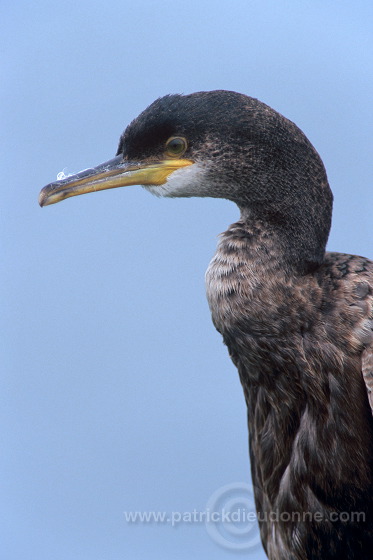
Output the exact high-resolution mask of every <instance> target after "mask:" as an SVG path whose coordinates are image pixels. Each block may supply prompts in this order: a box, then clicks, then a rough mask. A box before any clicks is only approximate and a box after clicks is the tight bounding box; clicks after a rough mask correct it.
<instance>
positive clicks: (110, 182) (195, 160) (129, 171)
mask: <svg viewBox="0 0 373 560" xmlns="http://www.w3.org/2000/svg"><path fill="white" fill-rule="evenodd" d="M138 183H140V184H143V185H146V186H147V188H148V189H149V190H151V192H153V193H155V194H159V195H161V196H211V197H220V198H227V199H229V200H232V201H233V202H235V203H236V204H237V205H238V207H239V209H240V212H241V217H240V220H239V221H238V222H237V223H235V224H233V225H232V226H230V227H229V228H228V230H227V231H226V232H225V233H224V234H223V235H222V236H221V240H220V243H219V245H218V249H217V253H216V255H215V257H214V258H213V260H212V262H211V263H210V265H209V268H208V270H207V274H206V285H207V297H208V301H209V304H210V308H211V313H212V318H213V321H214V324H215V326H216V328H217V329H218V331H219V332H220V333H221V334H222V336H223V339H224V342H225V344H226V345H227V347H228V350H229V353H230V356H231V358H232V360H233V362H234V364H235V365H236V366H237V369H238V371H239V375H240V378H241V382H242V386H243V389H244V393H245V398H246V402H247V409H248V425H249V435H250V437H249V447H250V457H251V470H252V478H253V484H254V489H255V497H256V505H257V509H258V511H259V512H260V516H259V518H260V519H261V522H260V530H261V536H262V541H263V546H264V548H265V550H266V552H267V555H268V557H269V558H270V559H271V560H304V559H313V560H315V559H321V558H322V559H324V560H326V559H335V560H337V559H338V560H353V559H354V560H364V559H365V560H368V558H369V559H370V558H372V554H373V417H372V409H373V396H372V395H373V393H372V390H373V336H372V326H373V311H372V300H373V293H372V292H373V287H372V284H373V282H372V277H373V263H372V262H370V261H368V260H367V259H365V258H363V257H357V256H352V255H344V254H338V253H325V245H326V242H327V238H328V234H329V229H330V223H331V212H332V194H331V191H330V188H329V185H328V181H327V177H326V173H325V170H324V166H323V164H322V161H321V159H320V157H319V155H318V154H317V152H316V150H315V149H314V148H313V147H312V145H311V144H310V142H309V141H308V140H307V138H306V137H305V136H304V134H303V133H302V132H301V131H300V130H299V128H297V127H296V126H295V125H294V124H293V123H291V122H290V121H288V120H287V119H285V118H284V117H282V116H281V115H279V114H278V113H276V112H275V111H273V110H272V109H271V108H270V107H268V106H266V105H264V104H263V103H261V102H259V101H257V100H256V99H252V98H250V97H246V96H244V95H240V94H237V93H233V92H226V91H215V92H201V93H195V94H192V95H186V96H181V95H171V96H166V97H164V98H161V99H159V100H157V101H155V102H154V103H153V104H152V105H150V107H148V108H147V109H146V110H145V111H144V112H143V113H142V114H141V115H140V116H139V117H138V118H137V119H135V120H134V121H133V122H132V123H131V124H130V125H129V126H128V128H127V129H126V131H125V132H124V134H123V135H122V137H121V139H120V143H119V148H118V153H117V157H116V158H115V159H114V160H112V161H110V162H107V163H106V164H103V165H102V166H100V167H99V168H96V169H92V170H88V171H85V172H83V174H81V175H78V176H77V177H73V178H68V179H66V180H65V181H62V182H61V181H60V182H56V183H53V184H51V185H49V186H47V187H45V189H43V191H42V193H41V197H40V202H41V204H42V205H44V204H50V203H53V202H58V201H59V200H62V199H63V198H66V197H68V196H73V195H75V194H82V193H83V192H89V191H91V190H100V189H104V188H111V187H116V186H123V185H128V184H138ZM275 514H276V515H275Z"/></svg>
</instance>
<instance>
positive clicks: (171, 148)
mask: <svg viewBox="0 0 373 560" xmlns="http://www.w3.org/2000/svg"><path fill="white" fill-rule="evenodd" d="M186 149H187V141H186V140H185V138H181V137H180V136H172V137H171V138H169V139H168V140H167V142H166V155H167V156H169V157H180V156H182V155H183V154H184V153H185V151H186Z"/></svg>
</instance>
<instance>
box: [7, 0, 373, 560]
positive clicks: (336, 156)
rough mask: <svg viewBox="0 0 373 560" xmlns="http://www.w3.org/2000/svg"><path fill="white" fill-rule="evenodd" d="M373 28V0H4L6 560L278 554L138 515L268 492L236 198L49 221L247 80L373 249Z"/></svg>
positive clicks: (337, 231)
mask: <svg viewBox="0 0 373 560" xmlns="http://www.w3.org/2000/svg"><path fill="white" fill-rule="evenodd" d="M372 17H373V4H372V3H371V2H370V1H369V0H366V1H362V0H355V1H354V2H352V1H349V2H347V1H336V0H335V1H330V2H325V1H318V0H312V1H302V0H297V1H295V0H289V1H286V2H285V1H274V0H272V1H270V0H257V1H252V0H245V1H243V0H242V1H230V2H220V3H219V2H216V1H214V2H213V1H210V0H208V1H204V2H202V1H199V2H196V1H193V0H189V1H188V2H186V1H183V0H180V1H179V2H175V1H172V2H171V1H168V0H166V1H163V2H153V1H150V0H148V1H145V0H143V1H142V0H137V1H136V2H135V1H133V2H128V1H126V0H124V1H121V2H119V1H111V0H106V1H105V2H101V1H95V0H93V1H92V0H91V1H89V2H88V1H87V0H79V1H76V0H75V1H71V0H64V2H60V1H57V2H56V1H53V2H52V1H50V2H47V1H41V0H39V1H36V2H25V1H23V2H22V1H20V2H9V1H6V0H4V2H3V3H2V7H1V21H2V24H1V27H2V32H1V39H0V42H1V46H0V59H1V83H2V85H1V91H0V95H1V102H0V111H1V132H0V134H1V135H2V139H1V145H2V150H1V154H2V155H1V158H2V162H1V175H2V181H1V183H2V206H3V210H2V212H1V214H2V215H1V232H0V233H1V254H2V267H1V268H2V278H3V281H2V283H3V290H2V304H1V309H2V311H1V321H2V338H3V344H2V347H3V351H2V354H3V355H2V362H3V367H2V375H1V381H0V384H1V387H0V395H1V396H0V399H1V402H0V429H1V448H2V453H1V455H2V458H1V463H2V464H1V471H2V474H1V496H0V504H1V506H0V507H1V510H2V512H1V528H0V532H1V535H0V558H1V559H4V560H21V559H22V560H25V559H27V560H50V559H51V558H53V560H82V559H83V560H84V559H89V560H119V559H125V558H131V560H140V559H141V560H143V559H152V560H154V559H155V560H157V559H162V560H165V559H180V560H184V559H185V560H186V559H188V560H189V559H190V558H198V559H199V558H214V559H216V560H229V559H230V558H241V557H248V558H253V559H254V558H255V560H261V559H262V558H264V555H263V554H262V552H260V549H257V548H256V549H255V550H250V551H249V552H247V553H246V555H245V556H243V555H242V553H239V552H237V551H232V550H226V549H224V548H222V547H220V546H218V544H216V543H215V542H214V541H213V540H211V538H210V537H209V535H208V534H207V532H206V530H205V528H204V526H203V524H194V525H187V524H184V525H180V526H178V527H177V528H171V527H170V526H167V525H155V524H153V525H151V526H146V525H141V524H138V525H136V526H130V525H128V524H126V522H125V519H124V515H123V512H124V511H129V510H133V511H136V510H142V511H145V510H161V511H172V510H175V511H191V510H193V509H197V510H203V509H204V508H205V506H206V503H207V501H208V499H209V497H210V496H211V495H212V494H213V493H214V492H215V491H216V490H217V489H219V488H220V487H222V486H224V485H227V484H230V483H232V482H236V481H242V482H248V481H249V480H250V473H249V461H248V457H247V430H246V417H245V407H244V400H243V396H242V394H241V387H240V383H239V380H238V376H237V373H236V371H235V369H234V367H233V365H232V364H231V363H230V361H229V358H228V356H227V352H226V349H225V348H224V347H223V345H222V343H221V340H220V336H219V335H218V333H216V332H215V330H214V328H213V326H212V324H211V322H210V316H209V311H208V307H207V303H206V301H205V294H204V271H205V269H206V267H207V264H208V262H209V260H210V258H211V256H212V255H213V253H214V249H215V245H216V236H217V234H218V233H219V232H221V231H223V230H224V229H225V228H226V226H227V225H228V224H229V223H231V222H232V221H234V220H235V219H236V218H237V216H238V212H237V210H236V208H235V207H234V205H232V204H231V203H229V202H226V201H218V200H208V199H206V200H203V199H199V200H198V199H194V200H182V199H180V200H158V199H156V198H154V197H151V196H150V195H149V194H148V193H146V192H145V191H143V190H142V189H141V188H140V187H130V188H127V189H117V190H113V191H107V192H102V193H96V194H92V195H88V196H84V197H77V198H75V199H70V200H68V201H65V202H63V203H61V204H58V205H56V206H52V207H48V208H45V209H43V210H42V209H40V208H39V206H38V205H37V195H38V192H39V190H40V188H41V187H43V186H44V185H45V184H46V183H49V182H50V181H52V180H54V179H55V178H56V174H57V173H58V172H59V171H61V170H62V169H64V168H67V171H68V172H76V171H79V170H80V169H82V168H85V167H89V166H91V165H95V164H97V163H100V162H101V161H104V160H106V159H109V158H110V157H112V156H113V155H114V154H115V151H116V147H117V141H118V138H119V135H120V133H121V132H122V129H123V128H124V127H125V126H126V125H127V124H128V122H129V121H131V120H132V119H133V118H134V117H135V116H136V115H137V114H138V113H139V112H140V111H141V110H143V109H144V108H145V107H146V106H147V105H148V104H149V103H150V102H152V101H153V100H154V99H155V98H157V97H159V96H161V95H164V94H166V93H175V92H179V93H190V92H193V91H199V90H210V89H232V90H236V91H240V92H243V93H247V94H248V95H251V96H253V97H258V98H259V99H261V100H262V101H264V102H266V103H268V104H269V105H271V106H272V107H274V108H275V109H277V110H278V111H280V112H281V113H283V114H284V115H286V116H287V117H288V118H290V119H292V120H293V121H295V122H296V123H297V124H298V125H299V126H300V127H301V128H302V129H303V131H304V132H305V133H306V134H307V135H308V136H309V138H310V140H311V141H312V142H313V143H314V145H315V146H316V148H317V149H318V151H319V152H320V154H321V156H322V158H323V160H324V162H325V165H326V168H327V171H328V175H329V179H330V183H331V186H332V188H333V191H334V194H335V206H334V220H333V230H332V234H331V237H330V241H329V248H330V249H333V250H338V251H343V252H352V253H358V254H365V255H367V256H370V257H372V256H373V254H372V246H371V223H372V222H371V219H372V218H371V209H372V191H371V188H372V167H371V162H372V124H373V123H372V99H373V75H372V62H373V61H372V50H373V34H372Z"/></svg>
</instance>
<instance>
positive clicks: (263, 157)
mask: <svg viewBox="0 0 373 560" xmlns="http://www.w3.org/2000/svg"><path fill="white" fill-rule="evenodd" d="M135 184H138V185H143V186H145V187H146V188H147V189H148V190H149V191H150V192H152V193H153V194H156V195H158V196H168V197H191V196H202V197H215V198H226V199H229V200H232V201H233V202H235V203H236V204H237V205H238V206H239V207H240V209H241V212H242V214H243V215H244V216H245V217H252V218H253V219H255V220H260V221H261V222H264V223H268V224H269V225H270V226H271V227H272V228H273V227H276V228H277V229H280V230H281V229H283V230H284V231H286V232H287V236H288V235H294V234H295V233H296V232H298V234H299V230H300V229H302V230H303V235H302V237H304V238H307V237H312V238H313V243H312V245H313V248H312V251H311V252H313V253H314V254H313V257H312V260H313V261H320V260H321V259H322V256H323V253H324V250H325V244H326V241H327V237H328V233H329V229H330V222H331V209H332V194H331V191H330V188H329V185H328V181H327V178H326V173H325V169H324V166H323V164H322V161H321V159H320V157H319V155H318V154H317V152H316V150H315V149H314V148H313V146H312V145H311V143H310V142H309V141H308V140H307V138H306V137H305V135H304V134H303V133H302V131H301V130H300V129H299V128H298V127H297V126H296V125H295V124H294V123H292V122H291V121H289V120H287V119H285V118H284V117H283V116H282V115H280V114H279V113H277V112H276V111H274V110H273V109H271V108H270V107H268V106H267V105H265V104H264V103H261V102H260V101H258V100H257V99H253V98H251V97H247V96H246V95H242V94H238V93H235V92H230V91H211V92H199V93H193V94H190V95H167V96H165V97H162V98H160V99H158V100H156V101H154V103H152V104H151V105H150V106H149V107H148V108H147V109H145V111H143V112H142V113H141V114H140V115H139V116H138V117H137V118H136V119H135V120H134V121H133V122H132V123H131V124H130V125H129V126H128V127H127V128H126V130H125V131H124V133H123V134H122V136H121V138H120V142H119V147H118V151H117V156H116V157H115V158H114V159H112V160H110V161H108V162H106V163H104V164H101V165H99V166H97V167H95V168H92V169H88V170H85V171H83V172H81V173H78V174H77V175H74V176H71V177H68V178H66V179H63V180H61V181H56V182H54V183H51V184H50V185H47V186H46V187H44V189H43V190H42V191H41V193H40V197H39V202H40V205H41V206H45V205H48V204H53V203H55V202H59V201H60V200H63V199H65V198H68V197H70V196H75V195H78V194H84V193H87V192H92V191H96V190H103V189H109V188H114V187H120V186H127V185H135ZM316 253H318V254H316ZM306 258H308V257H306Z"/></svg>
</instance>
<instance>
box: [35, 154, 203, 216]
mask: <svg viewBox="0 0 373 560" xmlns="http://www.w3.org/2000/svg"><path fill="white" fill-rule="evenodd" d="M193 163H194V162H193V161H191V160H190V159H164V160H162V161H156V162H128V161H123V157H122V156H117V157H115V158H113V159H110V160H109V161H106V162H105V163H101V164H100V165H98V166H97V167H92V168H90V169H84V171H81V172H80V173H77V174H76V175H71V176H70V177H66V178H64V179H61V180H60V181H54V182H53V183H50V184H49V185H47V186H46V187H44V188H43V189H42V190H41V191H40V194H39V204H40V206H48V205H49V204H56V202H60V201H61V200H65V198H69V197H70V196H77V195H79V194H85V193H89V192H93V191H103V190H105V189H115V188H116V187H126V186H129V185H156V186H157V185H163V184H164V183H165V182H166V181H167V177H168V176H169V175H171V173H173V172H174V171H176V170H177V169H180V168H181V167H187V166H188V165H192V164H193Z"/></svg>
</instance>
